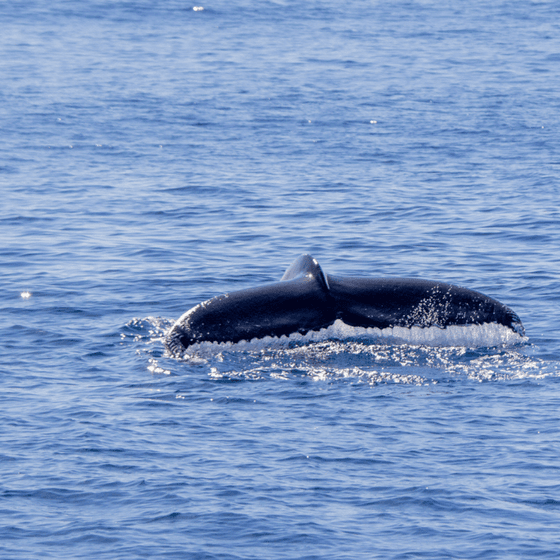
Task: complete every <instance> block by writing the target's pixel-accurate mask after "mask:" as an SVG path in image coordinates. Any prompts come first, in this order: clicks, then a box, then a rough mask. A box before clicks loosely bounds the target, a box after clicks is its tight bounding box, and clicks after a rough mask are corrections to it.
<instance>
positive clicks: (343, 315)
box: [166, 255, 524, 351]
mask: <svg viewBox="0 0 560 560" xmlns="http://www.w3.org/2000/svg"><path fill="white" fill-rule="evenodd" d="M337 319H341V320H342V321H344V322H345V323H346V324H348V325H351V326H355V327H377V328H380V329H384V328H387V327H396V326H399V327H413V326H418V327H432V326H436V327H440V328H446V327H448V326H450V325H480V324H484V323H498V324H501V325H504V326H506V327H508V328H510V329H512V330H513V331H515V332H517V333H519V334H521V335H522V334H524V329H523V325H522V323H521V320H520V319H519V317H518V316H517V315H516V314H515V313H514V312H513V311H512V310H511V309H509V308H508V307H507V306H505V305H503V304H502V303H500V302H499V301H497V300H495V299H492V298H490V297H488V296H486V295H484V294H481V293H479V292H475V291H474V290H468V289H466V288H461V287H459V286H454V285H452V284H446V283H444V282H433V281H430V280H418V279H407V278H352V277H350V278H344V277H337V276H327V275H325V274H324V273H323V271H322V269H321V267H320V266H319V263H318V262H317V261H316V260H315V259H313V258H312V257H311V256H309V255H302V256H301V257H299V258H298V259H296V260H295V261H294V262H293V263H292V265H291V266H290V267H289V268H288V269H287V270H286V272H285V273H284V276H283V277H282V280H281V281H280V282H276V283H274V284H267V285H265V286H261V287H257V288H250V289H246V290H240V291H236V292H231V293H229V294H224V295H220V296H217V297H214V298H212V299H210V300H208V301H205V302H203V303H201V304H199V305H197V306H196V307H194V308H192V309H190V310H189V311H187V312H186V313H185V314H184V315H183V316H182V317H180V318H179V319H178V321H177V322H176V323H175V325H173V327H172V328H171V329H170V331H169V333H168V334H167V337H166V344H167V346H168V348H169V349H170V350H172V351H175V350H177V347H178V346H180V347H183V348H187V347H188V346H190V345H192V344H195V343H198V342H205V341H210V342H239V341H240V340H251V339H253V338H264V337H265V336H282V335H290V334H292V333H296V332H297V333H301V334H305V333H307V332H309V331H311V330H319V329H321V328H324V327H328V326H329V325H332V324H333V323H334V322H335V321H336V320H337Z"/></svg>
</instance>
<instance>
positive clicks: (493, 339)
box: [172, 319, 528, 358]
mask: <svg viewBox="0 0 560 560" xmlns="http://www.w3.org/2000/svg"><path fill="white" fill-rule="evenodd" d="M326 340H339V341H356V340H359V341H362V342H366V343H367V342H369V343H371V344H375V343H380V342H382V343H385V344H409V345H413V346H453V347H456V346H461V347H467V348H492V347H505V346H514V345H517V344H521V343H524V342H527V340H528V339H527V338H526V337H523V336H521V335H519V334H518V333H515V332H513V331H512V330H511V329H509V328H508V327H505V326H504V325H500V324H497V323H485V324H483V325H465V326H455V325H453V326H449V327H447V328H445V329H442V328H439V327H427V328H422V327H410V328H407V327H389V328H386V329H378V328H364V327H352V326H350V325H347V324H345V323H344V322H342V321H341V320H340V319H339V320H337V321H335V323H334V324H332V325H331V326H329V327H327V328H325V329H321V330H319V331H310V332H308V333H307V334H299V333H293V334H291V335H290V336H281V337H270V336H266V337H264V338H260V339H253V340H250V341H245V340H242V341H240V342H236V343H232V342H200V343H197V344H193V345H191V346H189V347H188V348H187V349H184V348H182V347H181V348H178V346H179V345H176V346H174V348H173V353H172V354H173V356H174V357H177V358H181V357H184V356H185V355H193V354H198V353H202V354H206V353H208V352H210V353H212V352H214V351H216V350H218V351H222V350H224V349H228V350H231V349H238V350H241V351H259V350H261V349H263V348H290V347H292V346H294V345H299V346H301V345H308V344H312V343H317V342H324V341H326Z"/></svg>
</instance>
